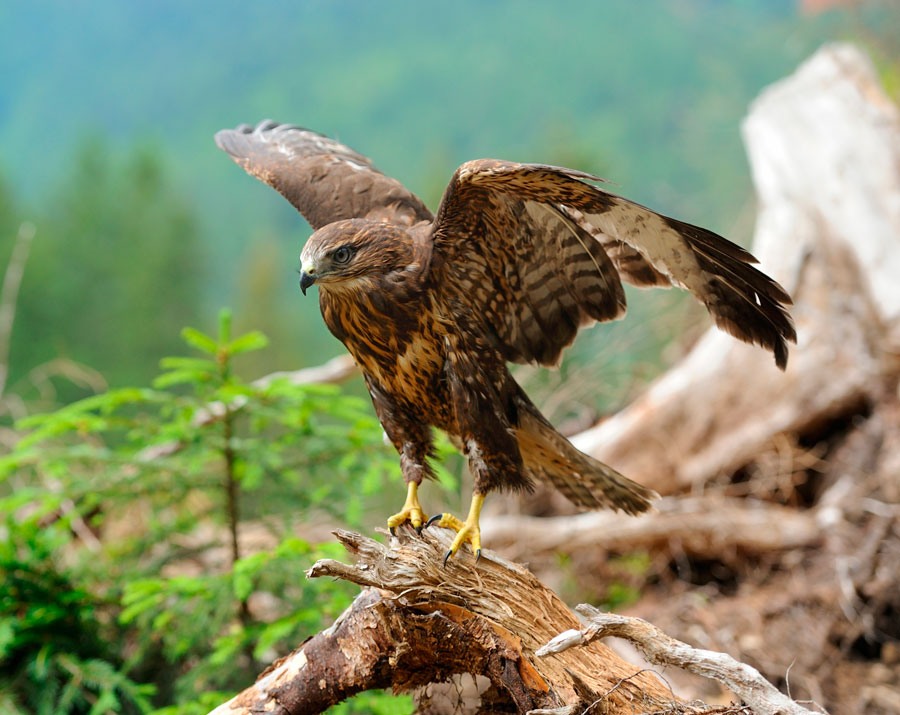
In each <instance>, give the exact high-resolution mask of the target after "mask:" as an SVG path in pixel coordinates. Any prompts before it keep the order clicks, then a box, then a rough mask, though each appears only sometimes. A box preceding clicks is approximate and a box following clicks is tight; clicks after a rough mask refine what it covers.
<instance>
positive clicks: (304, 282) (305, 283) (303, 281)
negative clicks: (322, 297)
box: [300, 271, 316, 295]
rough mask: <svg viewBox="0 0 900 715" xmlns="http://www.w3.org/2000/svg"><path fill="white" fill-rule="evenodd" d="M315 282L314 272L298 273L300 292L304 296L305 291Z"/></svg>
mask: <svg viewBox="0 0 900 715" xmlns="http://www.w3.org/2000/svg"><path fill="white" fill-rule="evenodd" d="M315 282H316V276H315V271H301V272H300V290H301V291H302V292H303V295H306V289H307V288H309V287H310V286H311V285H312V284H313V283H315Z"/></svg>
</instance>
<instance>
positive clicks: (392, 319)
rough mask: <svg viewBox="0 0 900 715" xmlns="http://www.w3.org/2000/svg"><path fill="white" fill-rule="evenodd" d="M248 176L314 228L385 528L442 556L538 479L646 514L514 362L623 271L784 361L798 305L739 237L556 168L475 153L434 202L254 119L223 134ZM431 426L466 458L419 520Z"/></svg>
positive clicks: (316, 267)
mask: <svg viewBox="0 0 900 715" xmlns="http://www.w3.org/2000/svg"><path fill="white" fill-rule="evenodd" d="M216 143H217V144H218V146H219V147H220V148H221V149H223V150H225V151H226V152H227V153H228V154H230V155H231V157H232V159H234V161H235V162H237V163H238V164H239V165H240V166H241V167H243V169H244V170H245V171H247V172H248V173H249V174H251V175H253V176H255V177H256V178H258V179H260V180H261V181H264V182H265V183H267V184H269V185H270V186H272V187H273V188H275V189H276V190H278V191H279V192H280V193H281V194H283V195H284V196H285V198H287V199H288V201H290V202H291V204H293V205H294V207H295V208H297V210H298V211H299V212H300V213H301V214H302V215H303V216H304V217H305V218H306V220H307V221H308V222H309V223H310V225H311V226H312V228H313V229H314V233H313V234H312V236H311V237H310V239H309V240H308V241H307V243H306V245H305V246H304V248H303V251H302V254H301V264H302V267H301V275H300V288H301V290H302V291H303V293H304V294H305V293H306V291H307V289H309V288H310V287H311V286H312V285H313V284H315V285H317V286H318V290H319V306H320V308H321V311H322V316H323V318H324V320H325V323H326V324H327V326H328V328H329V330H331V332H332V333H333V334H334V335H335V336H336V337H337V338H338V339H339V340H340V341H341V342H343V344H344V345H345V346H346V347H347V349H348V350H349V351H350V353H351V354H352V355H353V357H354V358H355V360H356V362H357V364H358V365H359V367H360V369H361V371H362V373H363V375H364V377H365V381H366V385H367V386H368V389H369V393H370V394H371V397H372V403H373V404H374V407H375V412H376V413H377V416H378V418H379V420H380V422H381V424H382V426H383V427H384V430H385V433H386V434H387V436H388V438H389V439H390V441H391V443H392V444H393V445H394V447H395V448H396V449H397V452H398V453H399V455H400V465H401V469H402V472H403V477H404V479H405V481H406V484H407V496H406V501H405V503H404V505H403V507H402V509H401V510H400V511H399V512H398V513H397V514H395V515H393V516H391V517H390V518H389V519H388V526H389V527H390V528H391V529H392V530H393V529H394V528H395V527H398V526H400V525H401V524H404V523H407V522H408V523H410V524H411V525H412V526H413V527H415V528H416V529H417V530H420V529H421V528H422V527H423V526H427V525H428V524H430V523H433V522H435V521H436V522H437V523H438V524H439V525H441V526H445V527H449V528H451V529H454V530H455V531H456V532H457V533H456V536H455V538H454V540H453V542H452V545H451V547H450V550H449V552H448V553H447V555H446V557H445V559H444V561H445V563H446V560H447V559H448V558H449V557H450V556H452V555H453V554H455V553H456V552H457V550H458V549H459V548H460V547H461V546H462V544H464V543H468V544H469V545H470V546H471V548H472V550H473V551H474V552H475V554H476V556H477V555H478V554H479V553H480V549H481V534H480V528H479V514H480V512H481V508H482V504H483V502H484V498H485V495H487V494H488V493H489V492H491V491H494V490H497V489H510V490H521V489H528V488H529V487H530V486H531V485H532V484H533V483H534V482H535V481H541V482H549V483H550V484H552V485H553V486H554V487H555V488H556V489H558V490H559V491H560V492H562V493H563V494H564V495H565V496H566V497H568V499H569V500H571V501H572V502H573V503H574V504H576V505H577V506H579V507H582V508H587V509H597V508H603V507H609V508H613V509H621V510H623V511H625V512H627V513H629V514H637V513H640V512H642V511H645V510H646V509H647V508H648V507H649V506H650V502H651V500H652V498H653V497H654V496H656V495H655V493H654V492H652V491H651V490H650V489H647V488H645V487H643V486H641V485H639V484H637V483H635V482H633V481H631V480H630V479H628V478H626V477H624V476H623V475H621V474H619V473H618V472H616V471H615V470H614V469H612V468H611V467H609V466H607V465H605V464H602V463H600V462H599V461H597V460H595V459H592V458H591V457H589V456H587V455H585V454H583V453H581V452H580V451H578V450H577V449H576V448H575V447H573V446H572V444H571V443H570V442H569V441H568V440H566V439H565V437H563V436H562V435H561V434H559V433H558V432H557V431H556V430H555V429H554V428H553V426H552V425H551V424H550V423H549V422H548V421H547V419H545V418H544V417H543V415H541V413H540V412H539V411H538V409H537V408H536V407H535V406H534V404H532V402H531V400H529V398H528V396H527V395H526V394H525V392H524V391H523V390H522V388H521V387H520V386H519V385H518V384H517V383H516V381H515V380H514V379H513V377H512V375H511V374H510V372H509V370H508V367H507V365H508V363H510V362H513V363H539V364H541V365H553V364H555V363H556V362H557V361H558V360H559V358H560V354H561V353H562V351H563V349H564V348H565V347H566V346H567V345H569V344H570V343H571V342H572V341H573V340H574V338H575V334H576V333H577V332H578V330H579V328H581V327H583V326H586V325H590V324H592V323H594V322H597V321H606V320H613V319H616V318H619V317H621V316H622V315H623V314H624V312H625V293H624V291H623V288H622V281H623V280H624V281H626V282H628V283H631V284H633V285H636V286H641V287H651V286H659V287H669V286H673V285H674V286H679V287H681V288H684V289H687V290H688V291H690V292H691V293H692V294H693V295H694V296H695V297H696V298H697V299H699V300H700V301H701V302H702V303H703V304H704V305H705V306H706V307H707V309H708V311H709V313H710V314H711V316H712V318H713V320H714V321H715V323H716V324H717V325H718V326H719V327H720V328H722V329H724V330H725V331H727V332H729V333H730V334H732V335H733V336H735V337H737V338H739V339H741V340H744V341H746V342H748V343H754V344H757V345H760V346H762V347H763V348H767V349H769V350H771V351H772V352H773V353H774V356H775V362H776V364H777V365H778V367H780V368H782V369H784V367H785V366H786V364H787V357H788V351H787V341H793V342H795V341H796V333H795V331H794V327H793V324H792V321H791V318H790V315H789V314H788V312H787V306H788V305H790V303H791V299H790V297H789V296H788V294H787V293H786V292H785V290H784V289H783V288H782V287H781V286H780V285H778V283H776V282H775V281H773V280H772V279H771V278H769V277H768V276H766V275H765V274H763V273H761V272H760V271H758V270H757V269H756V268H754V267H753V265H752V264H753V263H755V262H756V260H755V259H754V257H753V256H752V255H751V254H750V253H748V252H747V251H745V250H744V249H743V248H741V247H740V246H737V245H735V244H734V243H731V242H730V241H728V240H727V239H725V238H723V237H721V236H719V235H717V234H715V233H713V232H711V231H708V230H706V229H703V228H700V227H698V226H693V225H691V224H687V223H683V222H682V221H678V220H675V219H672V218H668V217H666V216H662V215H660V214H658V213H655V212H654V211H651V210H649V209H647V208H645V207H643V206H640V205H638V204H636V203H633V202H631V201H628V200H627V199H624V198H621V197H619V196H616V195H614V194H611V193H609V192H607V191H604V190H603V189H600V188H598V187H597V186H596V183H598V182H600V181H602V180H601V179H599V178H597V177H595V176H591V175H589V174H585V173H582V172H580V171H574V170H572V169H565V168H560V167H554V166H546V165H541V164H518V163H514V162H510V161H499V160H493V159H481V160H476V161H468V162H466V163H464V164H463V165H462V166H460V167H459V168H458V169H457V170H456V172H455V173H454V174H453V177H452V178H451V179H450V183H449V185H448V186H447V189H446V191H445V192H444V196H443V198H442V199H441V203H440V206H439V207H438V210H437V214H436V215H433V214H432V213H431V211H429V210H428V208H427V207H426V206H425V204H424V203H423V202H422V201H421V200H420V199H419V198H418V197H417V196H415V194H413V193H412V192H411V191H409V190H408V189H407V188H405V187H404V186H403V185H402V184H401V183H400V182H399V181H397V180H396V179H393V178H391V177H389V176H386V175H384V174H382V173H381V172H380V171H378V170H377V169H376V168H375V167H374V166H373V165H372V162H371V161H370V160H369V159H367V158H366V157H364V156H362V155H360V154H358V153H357V152H355V151H353V150H352V149H350V148H349V147H347V146H344V145H343V144H341V143H339V142H337V141H335V140H332V139H329V138H328V137H326V136H323V135H321V134H318V133H316V132H313V131H309V130H307V129H302V128H300V127H297V126H292V125H286V124H277V123H275V122H271V121H264V122H261V123H260V124H258V125H257V126H255V127H251V126H249V125H241V126H239V127H237V128H236V129H231V130H223V131H220V132H219V133H217V134H216ZM432 428H438V429H441V430H443V431H445V432H446V433H447V434H448V435H449V436H450V438H451V440H452V441H453V442H454V443H455V444H456V445H458V446H459V448H460V449H461V451H462V452H463V453H464V454H465V456H466V457H467V459H468V465H469V469H470V471H471V473H472V477H473V480H474V489H473V495H472V501H471V508H470V510H469V514H468V517H467V518H466V519H465V521H462V520H460V519H459V518H457V517H455V516H453V515H452V514H439V515H437V516H435V517H434V518H432V519H431V520H428V519H427V517H426V514H425V513H424V510H423V509H422V506H421V504H420V503H419V497H418V487H419V485H420V484H421V482H422V480H423V479H424V478H426V477H431V476H433V471H432V467H431V466H430V465H429V459H430V457H431V456H432V453H433V442H432Z"/></svg>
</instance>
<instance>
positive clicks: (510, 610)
mask: <svg viewBox="0 0 900 715" xmlns="http://www.w3.org/2000/svg"><path fill="white" fill-rule="evenodd" d="M336 535H337V537H338V539H339V540H340V541H341V543H343V544H344V546H345V547H346V548H347V550H348V551H349V552H350V553H351V554H353V555H354V557H355V559H356V563H355V564H353V565H347V564H344V563H341V562H338V561H332V560H324V561H319V562H318V563H316V564H315V565H314V566H313V567H312V568H311V569H310V570H309V572H308V575H309V576H310V577H311V578H320V577H324V576H331V577H334V578H341V579H345V580H348V581H351V582H353V583H356V584H358V585H360V586H363V587H364V590H363V591H362V593H361V594H360V595H359V596H358V597H357V599H356V600H355V601H354V602H353V604H352V605H351V606H350V608H348V609H347V611H345V612H344V614H343V615H341V617H340V618H338V619H337V621H335V623H334V625H332V626H331V627H330V628H328V629H327V630H325V631H322V632H321V633H319V634H317V635H315V636H313V637H312V638H310V639H309V640H307V641H306V643H304V644H303V645H302V646H301V647H300V648H299V649H298V650H297V651H295V652H294V653H292V654H291V655H289V656H287V657H286V658H283V659H282V660H280V661H278V662H276V663H275V664H273V665H272V666H271V667H270V668H269V669H268V670H267V671H266V672H264V673H263V674H262V675H260V677H259V679H258V680H257V682H256V684H255V685H254V686H252V687H251V688H248V689H247V690H245V691H244V692H243V693H241V694H240V695H238V696H237V697H235V698H234V699H233V700H231V701H229V702H228V703H225V704H224V705H222V706H220V707H219V708H217V709H216V710H215V711H213V715H250V713H258V712H266V713H277V714H278V715H300V714H301V713H317V712H322V711H323V710H325V709H326V708H327V707H329V706H331V705H334V704H336V703H338V702H341V701H342V700H344V699H346V698H347V697H349V696H351V695H353V694H355V693H357V692H361V691H363V690H371V689H381V688H392V689H393V690H395V691H398V692H410V691H418V693H419V700H420V703H419V705H420V707H419V712H422V713H423V712H428V713H435V714H436V713H440V712H448V713H459V714H462V713H496V712H510V713H528V712H532V713H542V712H545V713H546V712H552V713H559V714H562V713H582V712H596V713H605V714H606V715H615V714H616V713H623V714H624V713H628V714H629V715H634V714H635V713H657V714H658V715H665V714H666V713H679V714H682V715H687V714H689V713H711V712H729V710H725V711H723V710H721V709H719V708H715V709H711V708H709V707H707V706H705V705H703V704H702V703H692V704H691V703H686V702H684V701H682V700H680V699H679V698H677V697H676V695H675V694H674V693H673V692H672V690H671V689H670V688H669V686H668V685H667V684H666V683H665V682H664V681H663V680H662V679H661V678H659V677H658V676H657V675H656V674H655V673H653V672H652V671H649V670H647V669H645V668H644V667H642V666H635V665H632V664H630V663H627V662H626V661H624V660H623V659H622V658H620V657H619V656H617V655H616V654H615V653H614V652H613V651H612V650H610V649H609V648H608V647H607V646H605V645H603V644H602V643H598V642H592V643H590V644H589V645H588V642H589V641H592V640H595V639H596V638H597V637H598V636H600V633H601V628H602V627H607V628H616V629H618V630H617V631H615V632H612V633H609V634H608V635H620V636H624V637H631V636H632V635H634V634H637V635H636V636H634V639H635V641H636V642H639V643H643V644H644V646H645V647H646V643H647V638H646V632H647V629H648V628H650V626H649V624H643V626H641V625H640V623H638V622H636V621H634V619H622V618H618V620H616V621H615V622H614V623H612V625H610V624H605V625H604V626H601V625H598V624H599V623H600V621H599V620H597V619H599V618H602V615H603V614H599V612H591V613H590V615H591V616H592V617H594V618H595V622H594V623H592V625H590V626H589V627H588V630H586V631H585V632H584V634H585V635H584V637H582V638H580V642H579V643H578V645H584V646H585V647H581V648H577V649H575V648H571V646H572V645H574V644H575V643H574V641H573V638H572V636H573V634H580V633H581V631H579V630H578V629H580V628H581V626H582V624H581V622H580V620H579V619H578V618H577V617H576V616H575V614H573V613H572V612H571V611H570V610H569V609H568V608H567V607H566V605H565V604H564V603H563V602H562V601H561V600H560V599H559V597H558V596H556V594H554V593H553V592H552V591H550V590H548V589H547V588H545V587H544V586H543V585H542V584H541V583H540V582H539V581H538V580H537V579H536V578H535V577H534V576H533V575H532V574H531V573H530V572H529V571H528V570H527V569H525V568H523V567H522V566H519V565H517V564H514V563H511V562H509V561H506V560H505V559H502V558H500V557H499V556H497V555H496V554H493V553H492V552H490V551H486V552H483V553H482V556H481V559H480V560H478V561H477V562H475V561H473V559H472V556H471V554H470V553H468V552H466V553H463V554H460V555H458V556H457V558H454V559H452V560H450V561H449V562H448V563H447V564H446V566H445V565H444V564H443V555H444V554H445V553H446V551H447V548H448V546H449V544H450V539H451V536H450V532H448V531H445V530H443V529H429V530H426V531H424V532H423V533H422V534H421V535H419V534H416V533H415V532H414V531H413V530H411V529H408V528H403V529H401V530H399V532H398V536H397V537H396V538H393V539H392V540H391V541H392V543H391V545H390V546H385V545H384V544H381V543H379V542H377V541H374V540H372V539H370V538H367V537H364V536H361V535H360V534H356V533H352V532H349V531H340V532H336ZM584 608H589V607H584ZM629 621H632V622H630V624H629ZM629 627H630V628H631V629H632V630H631V631H628V628H629ZM560 633H564V638H563V641H562V642H564V644H565V647H563V645H562V642H561V641H560V639H559V638H557V636H558V634H560ZM653 635H654V638H656V640H657V641H658V643H657V645H656V646H655V647H654V648H648V652H649V651H651V650H652V652H653V653H654V656H655V657H657V658H658V661H657V662H659V663H664V664H672V665H679V666H684V665H686V664H692V667H700V668H701V669H703V668H705V670H703V672H704V673H705V674H710V675H712V676H713V677H723V678H731V679H732V680H734V679H737V678H739V677H743V678H744V680H743V681H742V682H744V683H747V684H748V686H747V687H748V690H747V692H751V691H752V692H754V693H755V697H756V698H757V702H759V703H769V704H771V707H765V708H762V709H759V710H756V711H752V712H757V713H760V714H761V713H776V712H781V713H785V714H787V713H793V714H795V715H799V714H801V713H807V712H808V711H807V710H805V709H803V708H801V707H800V706H797V705H796V704H793V703H791V701H790V700H789V699H788V698H786V697H784V696H782V695H781V694H780V693H778V691H777V690H775V688H773V687H772V686H771V685H768V684H767V683H765V682H764V681H763V680H762V678H761V677H760V676H759V674H758V673H757V674H756V680H753V675H752V673H751V672H750V671H751V670H752V669H747V668H746V666H740V664H733V663H730V662H728V661H727V656H723V655H721V654H712V653H701V652H700V651H693V650H691V649H690V648H688V647H687V646H685V644H683V643H677V642H676V641H674V640H672V639H668V640H665V639H663V638H661V637H659V634H653ZM551 641H552V642H553V646H551V647H550V648H546V649H545V651H544V655H543V657H538V651H539V649H541V648H542V647H543V646H546V644H547V643H548V642H551ZM698 654H699V656H698ZM723 663H724V666H723ZM698 664H699V665H698ZM717 668H718V669H717ZM736 674H737V675H736ZM445 682H453V687H452V688H449V689H445V690H444V691H443V692H436V689H435V688H434V687H433V686H434V684H439V683H445ZM729 682H730V681H729ZM439 690H440V689H437V691H439ZM767 697H768V698H775V700H771V702H770V701H769V700H766V698H767ZM739 711H741V712H751V711H746V710H743V711H742V710H731V711H730V712H739Z"/></svg>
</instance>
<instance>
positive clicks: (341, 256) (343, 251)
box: [331, 246, 353, 264]
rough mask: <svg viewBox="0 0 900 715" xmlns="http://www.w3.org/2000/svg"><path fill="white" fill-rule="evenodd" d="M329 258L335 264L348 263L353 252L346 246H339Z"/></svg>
mask: <svg viewBox="0 0 900 715" xmlns="http://www.w3.org/2000/svg"><path fill="white" fill-rule="evenodd" d="M331 258H332V260H333V261H334V262H335V263H339V264H344V263H349V262H350V259H351V258H353V251H352V250H351V249H349V248H348V247H347V246H341V247H340V248H338V249H337V250H336V251H335V252H334V253H333V254H332V256H331Z"/></svg>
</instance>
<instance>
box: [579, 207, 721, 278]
mask: <svg viewBox="0 0 900 715" xmlns="http://www.w3.org/2000/svg"><path fill="white" fill-rule="evenodd" d="M585 217H586V218H587V220H588V221H589V222H590V223H591V225H593V226H595V227H596V228H598V229H600V230H601V231H603V233H605V234H606V235H607V236H612V237H613V238H618V239H619V240H621V241H624V242H625V243H627V244H628V245H629V246H631V247H632V248H634V249H635V250H636V251H637V252H638V253H640V254H641V255H642V256H643V257H644V258H645V259H646V260H648V261H649V262H650V263H651V264H652V265H653V267H654V268H656V270H658V271H660V272H661V273H664V274H665V275H666V276H668V277H669V278H670V279H671V280H672V282H673V283H675V285H678V286H680V287H682V288H687V289H688V290H690V291H691V292H693V293H694V294H697V295H703V294H704V293H705V283H706V281H705V277H704V274H703V271H702V270H701V268H700V266H699V264H698V263H697V260H696V258H694V252H693V250H692V249H691V247H690V246H689V245H688V244H687V242H686V241H685V239H684V238H683V237H682V236H681V235H680V234H679V233H678V232H677V231H676V230H675V229H673V228H672V227H671V226H669V225H668V224H667V223H666V222H665V221H664V220H663V219H662V217H661V216H659V215H657V214H655V213H653V212H652V211H650V210H649V209H645V208H643V207H641V206H638V205H636V204H632V203H630V202H626V201H624V200H622V201H621V202H616V203H615V204H614V205H613V206H612V208H610V209H609V210H608V211H605V212H604V213H600V214H585Z"/></svg>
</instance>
